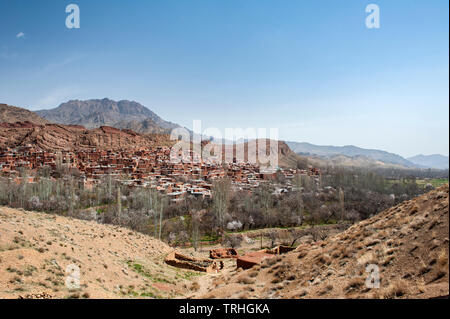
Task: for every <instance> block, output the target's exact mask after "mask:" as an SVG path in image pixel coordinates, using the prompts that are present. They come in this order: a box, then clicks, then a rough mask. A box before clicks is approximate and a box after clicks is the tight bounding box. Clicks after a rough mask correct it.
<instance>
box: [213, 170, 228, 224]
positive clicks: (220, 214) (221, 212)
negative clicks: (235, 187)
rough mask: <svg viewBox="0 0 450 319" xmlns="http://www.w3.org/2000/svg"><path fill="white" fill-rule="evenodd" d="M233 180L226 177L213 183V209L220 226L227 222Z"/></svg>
mask: <svg viewBox="0 0 450 319" xmlns="http://www.w3.org/2000/svg"><path fill="white" fill-rule="evenodd" d="M230 194H231V182H230V180H229V179H228V178H224V179H221V180H218V181H215V182H214V183H213V187H212V200H213V211H214V214H215V216H216V219H217V223H218V226H219V228H222V227H223V226H224V224H225V214H226V213H227V211H228V206H229V204H230Z"/></svg>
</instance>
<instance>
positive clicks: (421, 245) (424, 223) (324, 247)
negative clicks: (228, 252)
mask: <svg viewBox="0 0 450 319" xmlns="http://www.w3.org/2000/svg"><path fill="white" fill-rule="evenodd" d="M448 195H449V189H448V185H446V186H443V187H441V188H439V189H436V190H434V191H431V192H430V193H427V194H425V195H423V196H420V197H417V198H415V199H413V200H410V201H406V202H404V203H402V204H400V205H398V206H395V207H392V208H390V209H388V210H386V211H384V212H382V213H380V214H378V215H376V216H374V217H372V218H370V219H368V220H365V221H362V222H360V223H358V224H355V225H353V226H352V227H350V228H348V229H347V230H346V231H344V232H342V233H340V234H337V235H335V236H333V237H330V238H329V239H327V240H325V241H321V242H317V243H315V244H313V245H309V246H308V245H302V246H299V247H298V248H297V249H296V250H295V251H293V252H290V253H288V254H285V255H281V256H279V257H278V258H271V259H266V260H264V261H263V262H262V264H261V265H260V266H256V267H253V268H252V269H249V270H246V271H242V270H241V271H239V270H236V271H234V272H231V273H230V274H223V275H222V276H218V277H216V278H215V279H214V280H213V281H212V284H211V285H209V288H208V289H207V291H206V292H205V291H199V293H198V294H196V295H194V296H193V297H197V298H431V297H438V296H446V295H448V294H449V276H448V267H449V266H448V253H449V251H448V250H449V242H448V237H449V228H448V227H449V224H448V218H449V215H448V207H449V205H448V204H449V202H448ZM370 264H375V265H377V266H378V267H379V278H380V287H379V288H378V289H377V288H367V286H366V284H365V283H366V278H367V277H368V275H369V273H368V272H366V270H367V268H366V267H367V266H368V265H370Z"/></svg>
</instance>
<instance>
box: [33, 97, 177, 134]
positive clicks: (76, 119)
mask: <svg viewBox="0 0 450 319" xmlns="http://www.w3.org/2000/svg"><path fill="white" fill-rule="evenodd" d="M36 113H37V114H38V115H40V116H42V117H43V118H45V119H47V120H49V121H50V122H52V123H59V124H72V125H82V126H84V127H86V128H89V129H92V128H98V127H100V126H112V127H116V128H126V129H131V130H133V131H135V132H138V133H142V134H147V133H170V130H171V129H173V128H175V127H178V126H179V125H177V124H174V123H171V122H167V121H164V120H163V119H162V118H161V117H159V116H158V115H157V114H155V113H154V112H152V111H151V110H149V109H148V108H147V107H145V106H143V105H141V104H139V103H137V102H134V101H127V100H121V101H113V100H110V99H107V98H104V99H92V100H86V101H80V100H71V101H68V102H66V103H62V104H61V105H60V106H58V107H57V108H54V109H51V110H40V111H36Z"/></svg>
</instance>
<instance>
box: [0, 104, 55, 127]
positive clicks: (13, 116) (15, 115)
mask: <svg viewBox="0 0 450 319" xmlns="http://www.w3.org/2000/svg"><path fill="white" fill-rule="evenodd" d="M24 121H28V122H31V123H34V124H46V123H49V122H48V121H47V120H45V119H43V118H42V117H40V116H39V115H37V114H36V113H34V112H31V111H29V110H26V109H22V108H20V107H16V106H11V105H7V104H2V103H0V123H15V122H24Z"/></svg>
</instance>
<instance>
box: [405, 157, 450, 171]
mask: <svg viewBox="0 0 450 319" xmlns="http://www.w3.org/2000/svg"><path fill="white" fill-rule="evenodd" d="M408 161H410V162H412V163H414V164H417V165H421V166H424V167H429V168H437V169H448V166H449V158H448V156H444V155H440V154H433V155H422V154H420V155H416V156H413V157H408Z"/></svg>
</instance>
